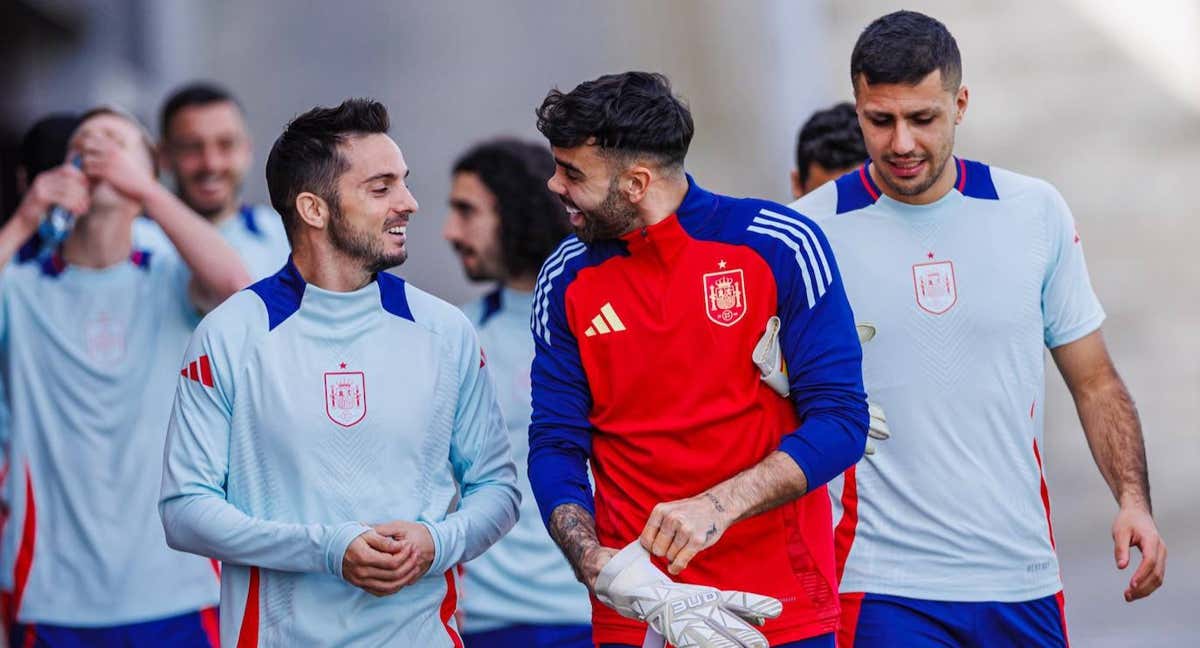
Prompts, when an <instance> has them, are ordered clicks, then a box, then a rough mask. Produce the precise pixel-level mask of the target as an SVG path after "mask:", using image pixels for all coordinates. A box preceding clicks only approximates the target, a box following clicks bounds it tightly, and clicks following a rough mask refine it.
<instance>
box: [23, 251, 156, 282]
mask: <svg viewBox="0 0 1200 648" xmlns="http://www.w3.org/2000/svg"><path fill="white" fill-rule="evenodd" d="M40 263H41V268H42V274H43V275H45V276H47V277H51V278H54V277H58V276H60V275H62V273H64V272H66V271H67V268H68V267H71V266H69V265H68V264H67V261H66V259H64V258H63V255H62V247H61V246H60V247H58V248H56V249H55V250H54V251H52V252H50V253H49V254H46V255H43V257H42V258H41V261H40ZM129 263H132V264H133V265H134V267H137V268H141V269H143V270H146V269H148V268H149V267H150V251H149V250H139V249H137V248H134V249H133V250H131V251H130V252H129ZM122 265H124V264H123V263H115V264H113V265H111V266H108V267H107V268H83V267H78V266H75V269H76V270H78V271H83V272H84V273H86V274H102V273H105V272H107V271H108V270H110V269H112V268H117V267H120V266H122Z"/></svg>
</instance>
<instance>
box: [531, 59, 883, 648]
mask: <svg viewBox="0 0 1200 648" xmlns="http://www.w3.org/2000/svg"><path fill="white" fill-rule="evenodd" d="M537 114H538V129H539V130H540V131H541V132H542V133H543V134H544V135H545V136H546V138H547V139H548V140H549V142H550V145H551V150H552V152H553V154H554V158H555V161H556V162H557V167H556V170H555V174H554V176H553V177H551V178H550V180H549V187H550V189H551V190H552V191H554V192H555V193H556V194H558V195H559V196H560V198H561V200H562V201H563V202H564V204H566V206H567V213H568V215H569V216H570V221H571V225H572V227H573V228H574V230H575V235H574V236H571V237H569V238H567V239H566V240H565V241H564V242H563V243H562V244H561V245H560V246H559V247H558V250H557V251H556V252H555V253H554V254H552V255H551V256H550V258H549V259H548V260H547V261H546V263H545V264H544V265H543V266H542V270H541V273H540V275H539V278H538V281H537V286H536V288H535V292H534V302H533V318H532V328H533V334H534V341H535V344H536V354H535V358H534V362H533V369H532V383H533V414H532V424H531V426H530V429H529V445H530V450H529V477H530V481H531V483H532V486H533V492H534V495H535V496H536V497H537V500H538V506H539V508H540V511H541V514H542V517H543V520H544V521H545V523H546V525H547V527H548V528H549V530H550V534H551V536H553V538H554V539H555V541H556V542H557V543H558V544H559V546H560V547H561V548H562V550H563V551H564V553H565V554H566V555H567V559H568V560H569V561H570V562H571V564H572V566H573V567H574V568H575V571H576V574H577V576H578V578H579V579H580V580H581V581H583V582H584V583H585V584H586V585H588V587H589V588H591V589H592V591H593V593H595V594H596V595H597V597H598V600H600V601H603V602H604V603H606V605H598V604H596V603H593V632H594V636H595V639H596V641H597V642H598V643H599V644H622V645H640V644H641V643H642V642H643V636H644V635H645V634H646V625H644V624H643V623H639V620H640V621H648V622H650V624H651V626H652V627H653V629H654V630H655V631H656V632H658V633H660V634H663V635H666V638H667V639H668V640H670V642H671V643H672V644H674V645H676V646H709V645H738V646H742V645H745V646H765V645H767V644H766V641H764V640H763V638H762V635H759V634H758V633H757V631H756V630H755V629H753V628H752V627H751V625H757V624H761V623H763V622H764V620H765V619H766V618H770V617H772V616H776V615H778V618H777V619H776V620H774V621H769V622H766V626H765V628H764V629H763V632H764V633H765V635H766V640H768V641H770V643H771V645H776V646H779V645H788V646H792V645H795V646H801V645H802V646H832V645H833V641H834V640H833V634H832V633H833V631H834V629H835V627H836V625H837V616H838V600H837V585H836V581H835V580H834V573H833V542H832V523H831V518H830V505H829V498H828V497H827V495H826V494H825V482H827V481H828V480H829V479H831V478H833V477H835V476H837V475H839V474H841V472H842V471H844V470H845V469H846V468H848V467H849V466H851V465H853V464H854V462H855V461H857V460H858V459H859V458H861V456H862V454H863V449H864V445H865V442H866V432H867V424H868V414H867V403H866V398H865V394H864V392H863V389H862V376H861V366H860V364H861V355H862V351H861V348H860V346H859V341H858V338H857V336H856V334H855V328H854V318H853V316H852V314H851V312H850V307H849V304H848V303H847V301H846V296H845V293H844V292H843V288H842V283H841V278H840V276H839V274H838V269H837V263H836V262H835V260H834V256H833V253H832V252H831V251H830V249H829V247H828V244H827V242H826V240H825V236H824V234H822V233H821V231H820V229H819V228H818V227H817V226H816V225H815V224H813V223H812V222H811V221H809V220H808V219H806V218H804V217H803V216H800V215H799V214H796V213H795V212H793V211H791V210H790V209H787V208H786V207H782V206H780V205H777V204H775V203H771V202H767V201H764V200H756V199H735V198H729V197H726V196H722V195H718V194H715V193H712V192H709V191H706V190H705V189H703V188H701V187H700V186H699V185H698V184H697V183H696V182H695V181H694V180H693V179H692V178H691V176H689V175H686V174H685V173H684V157H685V155H686V153H687V149H688V144H689V143H690V141H691V138H692V133H693V124H692V118H691V114H690V112H689V111H688V109H687V107H686V106H685V105H684V104H683V103H682V102H681V101H680V100H679V99H677V98H676V97H675V96H673V94H672V92H671V88H670V85H669V83H668V81H667V79H666V78H665V77H663V76H662V75H659V74H648V73H644V72H627V73H623V74H614V75H608V76H603V77H600V78H598V79H596V80H594V81H589V82H586V83H583V84H580V85H579V86H578V87H576V88H575V89H574V90H572V91H570V92H566V93H564V92H560V91H558V90H553V91H551V92H550V93H549V95H548V96H547V97H546V99H545V101H544V102H543V103H542V105H541V107H540V108H539V109H538V111H537ZM776 316H777V317H778V318H779V319H774V318H775V317H776ZM772 321H774V326H775V327H776V328H774V329H773V330H774V334H775V335H777V336H778V341H779V345H780V346H781V347H782V350H783V355H784V358H785V359H786V363H787V368H788V374H789V376H790V391H791V396H790V398H787V399H785V398H780V396H779V395H778V394H777V393H776V392H775V391H774V390H773V389H772V388H771V387H770V386H768V385H767V383H765V382H764V381H762V380H760V373H759V370H758V368H757V367H756V366H755V364H754V362H753V361H752V357H751V356H752V351H753V349H754V347H755V346H756V345H757V343H758V341H759V340H760V338H762V337H763V334H764V331H766V332H771V330H768V329H769V327H772V326H773V324H772ZM589 461H590V464H591V469H592V475H593V476H594V478H595V484H596V490H595V495H594V497H593V493H592V489H591V488H590V486H589V484H588V477H587V463H588V462H589ZM627 545H628V546H627ZM618 550H619V551H618ZM647 552H649V553H650V554H652V555H653V556H654V566H651V564H650V563H649V562H648V561H647V560H646V553H647ZM660 568H666V570H667V571H668V572H669V573H670V575H671V576H672V577H674V579H675V580H674V581H672V580H668V578H667V576H666V575H665V574H663V573H662V572H661V571H659V570H660ZM695 585H702V586H707V587H695ZM712 588H717V589H715V590H714V589H712ZM718 590H720V592H719V591H718ZM739 590H740V591H739ZM721 592H723V593H721ZM744 592H751V593H753V594H758V595H763V596H754V595H752V594H745V593H744ZM764 596H765V597H771V598H769V599H765V598H764ZM780 602H782V614H780ZM623 617H633V619H629V618H623ZM743 619H744V620H746V621H747V622H749V624H750V625H748V624H747V623H744V622H742V620H743ZM728 637H732V638H734V639H736V642H737V643H735V644H725V643H719V642H720V641H723V640H726V639H723V638H728ZM714 642H717V643H714Z"/></svg>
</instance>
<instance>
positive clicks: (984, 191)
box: [954, 158, 1000, 200]
mask: <svg viewBox="0 0 1200 648" xmlns="http://www.w3.org/2000/svg"><path fill="white" fill-rule="evenodd" d="M955 160H956V161H957V162H958V164H957V165H956V167H957V168H958V179H957V181H955V183H954V187H955V188H956V189H958V192H959V193H961V194H962V195H964V196H966V197H968V198H979V199H981V200H1000V194H999V193H997V192H996V184H995V183H994V182H992V170H991V168H990V167H988V165H986V164H984V163H983V162H975V161H972V160H964V159H962V158H955Z"/></svg>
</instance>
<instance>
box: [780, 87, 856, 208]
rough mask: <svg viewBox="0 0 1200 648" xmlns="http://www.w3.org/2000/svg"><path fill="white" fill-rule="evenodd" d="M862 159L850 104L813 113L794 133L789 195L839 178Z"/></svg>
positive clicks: (798, 194) (800, 193)
mask: <svg viewBox="0 0 1200 648" xmlns="http://www.w3.org/2000/svg"><path fill="white" fill-rule="evenodd" d="M866 159H867V148H866V145H865V144H863V138H862V129H861V128H860V127H859V125H858V113H857V112H855V111H854V104H852V103H849V102H842V103H839V104H834V105H833V106H830V107H829V108H826V109H824V110H818V111H816V112H814V113H813V114H812V116H810V117H809V118H808V121H806V122H804V126H801V127H800V132H799V134H797V135H796V168H795V169H792V197H793V198H799V197H801V196H803V195H804V194H807V193H809V192H810V191H812V190H813V189H816V188H817V187H820V186H821V185H823V184H825V183H826V182H829V181H830V180H833V179H835V178H838V177H841V176H842V175H844V174H845V173H847V172H848V171H850V170H851V169H855V168H857V167H859V166H862V163H863V162H865V161H866Z"/></svg>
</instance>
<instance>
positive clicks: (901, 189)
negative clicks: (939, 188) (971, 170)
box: [879, 138, 954, 196]
mask: <svg viewBox="0 0 1200 648" xmlns="http://www.w3.org/2000/svg"><path fill="white" fill-rule="evenodd" d="M953 150H954V139H953V138H951V139H950V141H949V142H948V143H947V145H946V146H945V148H943V149H942V150H941V151H938V152H937V153H936V154H934V155H930V156H928V157H927V158H926V162H927V164H928V166H927V167H926V168H927V169H928V172H927V173H926V174H925V177H924V178H916V180H917V181H918V182H917V183H916V184H908V185H904V184H900V182H899V181H898V180H897V181H893V178H892V177H891V176H890V175H889V174H887V173H880V174H879V175H880V177H881V178H883V181H884V182H885V183H886V184H887V185H888V187H889V188H891V189H892V191H895V192H896V193H897V194H900V195H901V196H919V195H921V194H923V193H925V192H926V191H928V190H929V188H930V187H932V186H933V185H935V184H937V181H938V180H941V178H942V174H944V173H946V161H947V160H948V159H949V158H950V152H951V151H953ZM884 161H885V162H886V161H887V156H884Z"/></svg>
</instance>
